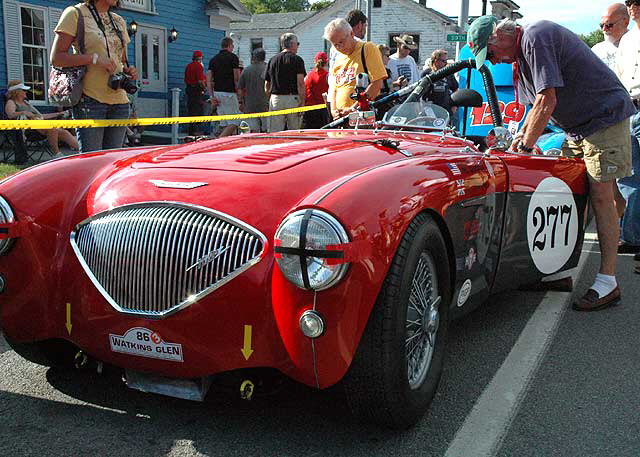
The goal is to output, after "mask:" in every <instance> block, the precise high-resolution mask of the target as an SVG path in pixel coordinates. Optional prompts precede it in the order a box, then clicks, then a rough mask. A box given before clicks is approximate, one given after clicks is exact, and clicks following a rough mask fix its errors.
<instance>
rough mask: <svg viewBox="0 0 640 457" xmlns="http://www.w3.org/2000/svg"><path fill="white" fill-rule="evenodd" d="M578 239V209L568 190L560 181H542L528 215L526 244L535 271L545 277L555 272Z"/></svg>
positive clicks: (566, 258)
mask: <svg viewBox="0 0 640 457" xmlns="http://www.w3.org/2000/svg"><path fill="white" fill-rule="evenodd" d="M577 240H578V208H577V205H576V202H575V200H574V198H573V193H572V192H571V189H570V188H569V186H567V184H566V183H565V182H564V181H562V180H561V179H558V178H545V179H543V180H542V181H541V182H540V184H539V185H538V187H537V188H536V190H535V192H534V193H533V195H532V196H531V202H530V203H529V210H528V212H527V244H528V246H529V252H530V253H531V258H532V259H533V263H534V264H535V265H536V268H538V270H540V271H541V272H542V273H545V274H551V273H555V272H556V271H558V270H559V269H560V268H562V266H563V265H564V264H565V263H566V262H567V260H569V257H571V254H572V253H573V250H574V248H575V245H576V241H577Z"/></svg>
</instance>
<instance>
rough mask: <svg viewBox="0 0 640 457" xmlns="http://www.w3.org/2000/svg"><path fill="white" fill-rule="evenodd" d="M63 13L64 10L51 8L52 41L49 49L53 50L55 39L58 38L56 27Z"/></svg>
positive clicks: (50, 28) (50, 26) (50, 29)
mask: <svg viewBox="0 0 640 457" xmlns="http://www.w3.org/2000/svg"><path fill="white" fill-rule="evenodd" d="M62 11H63V10H61V9H59V8H49V31H50V33H51V39H50V40H49V43H48V45H49V48H51V46H52V45H53V39H54V38H55V36H56V34H55V32H54V29H55V28H56V25H58V21H59V20H60V16H62Z"/></svg>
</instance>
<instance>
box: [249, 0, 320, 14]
mask: <svg viewBox="0 0 640 457" xmlns="http://www.w3.org/2000/svg"><path fill="white" fill-rule="evenodd" d="M240 1H241V2H242V4H243V5H244V6H245V7H246V8H247V9H248V10H249V11H250V12H251V14H261V13H288V12H290V11H307V10H309V1H308V0H240Z"/></svg>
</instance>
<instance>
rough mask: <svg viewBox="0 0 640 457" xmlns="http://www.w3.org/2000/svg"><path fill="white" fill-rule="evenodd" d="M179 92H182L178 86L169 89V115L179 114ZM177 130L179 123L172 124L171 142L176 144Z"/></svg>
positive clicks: (176, 115) (177, 115) (175, 115)
mask: <svg viewBox="0 0 640 457" xmlns="http://www.w3.org/2000/svg"><path fill="white" fill-rule="evenodd" d="M180 92H182V90H181V89H180V88H179V87H174V88H173V89H171V117H179V116H180ZM179 130H180V124H173V125H172V126H171V144H178V131H179Z"/></svg>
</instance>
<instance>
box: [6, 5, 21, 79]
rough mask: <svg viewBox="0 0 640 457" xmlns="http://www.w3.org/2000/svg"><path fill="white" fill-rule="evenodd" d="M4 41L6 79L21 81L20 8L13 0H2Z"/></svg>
mask: <svg viewBox="0 0 640 457" xmlns="http://www.w3.org/2000/svg"><path fill="white" fill-rule="evenodd" d="M3 11H4V41H5V50H6V53H7V79H8V80H9V81H10V80H12V79H19V80H21V81H22V79H23V78H22V76H23V74H22V49H21V47H20V43H21V42H22V41H21V40H20V8H19V7H18V2H16V1H15V0H3Z"/></svg>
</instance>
